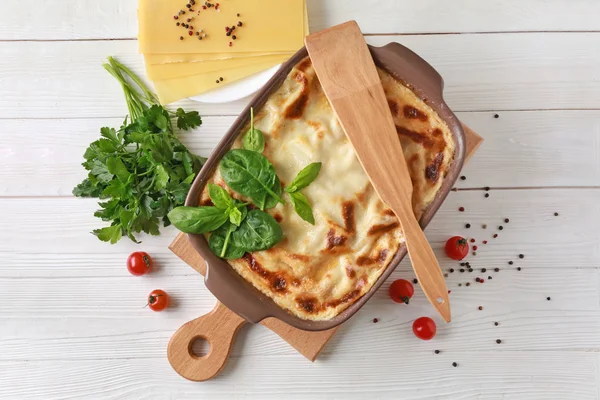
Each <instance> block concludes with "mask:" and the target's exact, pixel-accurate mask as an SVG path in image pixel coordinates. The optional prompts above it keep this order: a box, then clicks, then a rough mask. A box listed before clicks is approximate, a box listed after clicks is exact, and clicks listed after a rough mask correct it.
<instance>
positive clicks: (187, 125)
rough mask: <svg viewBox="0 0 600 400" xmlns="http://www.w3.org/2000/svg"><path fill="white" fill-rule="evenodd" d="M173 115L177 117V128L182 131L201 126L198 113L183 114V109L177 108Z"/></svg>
mask: <svg viewBox="0 0 600 400" xmlns="http://www.w3.org/2000/svg"><path fill="white" fill-rule="evenodd" d="M175 115H176V116H177V127H178V128H179V129H183V130H184V131H187V130H188V129H194V128H197V127H199V126H200V125H202V119H201V118H200V114H198V111H190V112H185V111H183V108H178V109H177V111H176V112H175Z"/></svg>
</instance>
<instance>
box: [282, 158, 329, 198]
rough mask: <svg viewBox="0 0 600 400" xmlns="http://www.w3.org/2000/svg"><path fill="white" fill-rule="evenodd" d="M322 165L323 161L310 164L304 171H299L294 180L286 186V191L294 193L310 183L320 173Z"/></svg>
mask: <svg viewBox="0 0 600 400" xmlns="http://www.w3.org/2000/svg"><path fill="white" fill-rule="evenodd" d="M321 165H322V163H320V162H316V163H310V164H308V165H307V166H306V167H304V169H302V171H300V172H298V175H296V177H295V178H294V180H293V181H292V182H291V183H290V184H289V185H288V186H287V187H286V188H285V191H286V192H288V193H294V192H297V191H298V190H301V189H304V188H305V187H307V186H308V185H310V184H311V182H312V181H314V180H315V179H316V178H317V175H319V171H320V170H321Z"/></svg>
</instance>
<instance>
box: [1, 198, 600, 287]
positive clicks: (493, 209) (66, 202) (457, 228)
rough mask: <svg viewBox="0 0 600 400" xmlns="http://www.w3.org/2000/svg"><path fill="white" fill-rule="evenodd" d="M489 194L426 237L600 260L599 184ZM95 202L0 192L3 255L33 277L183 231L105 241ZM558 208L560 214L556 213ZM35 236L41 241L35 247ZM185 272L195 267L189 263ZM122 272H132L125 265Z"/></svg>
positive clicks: (497, 255) (154, 244) (488, 255)
mask: <svg viewBox="0 0 600 400" xmlns="http://www.w3.org/2000/svg"><path fill="white" fill-rule="evenodd" d="M483 193H484V192H483V191H460V192H451V193H450V195H449V196H448V198H447V199H446V201H445V203H444V204H443V205H442V207H441V208H440V211H439V212H438V214H437V215H436V217H435V218H434V219H433V221H432V222H431V224H430V225H429V227H428V228H427V229H426V234H427V237H428V238H429V240H430V241H431V242H432V243H433V244H434V248H435V249H436V250H437V251H439V252H440V253H438V256H440V255H441V254H442V253H441V252H442V248H443V246H442V245H443V243H445V241H446V240H447V239H448V236H449V235H452V234H462V235H472V236H473V237H474V238H476V239H477V241H478V242H480V241H483V240H488V241H489V243H488V244H487V245H481V244H480V243H479V245H480V249H479V250H478V253H477V256H476V257H473V260H472V263H473V264H474V265H477V264H475V263H484V262H485V263H487V264H488V265H486V267H487V266H490V265H493V266H498V267H501V268H502V267H504V266H506V265H507V264H506V263H507V262H508V261H509V260H514V261H516V259H515V257H516V256H517V255H518V254H519V253H524V254H526V255H527V258H526V259H525V260H524V261H523V262H524V263H525V264H524V265H523V266H524V267H525V266H527V268H540V269H546V268H565V267H568V266H573V267H576V268H597V267H598V260H600V258H599V257H600V231H599V230H598V229H597V227H596V226H595V225H594V224H590V223H589V221H599V220H600V209H599V208H598V207H597V204H598V203H599V202H600V189H585V190H578V189H538V190H532V191H528V192H524V191H522V190H494V191H490V192H489V193H490V197H489V198H484V196H483ZM525 193H527V194H526V195H525ZM95 203H96V202H95V201H94V200H92V199H77V198H47V199H43V200H42V201H40V200H39V199H37V198H21V199H19V198H14V199H13V198H4V199H0V221H2V223H3V226H8V227H14V229H1V230H0V254H2V255H3V258H4V257H9V256H10V257H11V259H12V260H15V262H17V263H20V262H22V261H19V260H28V261H27V263H28V264H27V265H36V264H38V266H37V267H35V269H34V270H33V271H36V272H35V274H33V276H46V275H44V274H42V275H36V274H38V273H39V272H40V271H41V272H43V267H42V266H40V265H39V263H40V262H41V260H42V259H41V258H38V257H36V256H34V255H35V254H42V255H44V256H46V255H47V256H48V257H49V260H50V261H51V260H54V261H52V262H55V263H58V262H59V260H61V255H62V254H67V255H69V256H68V257H65V258H64V263H65V264H64V265H63V266H62V267H61V268H60V269H59V271H62V272H60V273H61V274H64V275H68V274H69V271H71V270H73V271H74V272H76V270H77V263H78V261H79V260H82V259H84V258H85V256H89V257H90V261H89V262H88V263H87V264H85V265H88V266H89V265H91V264H93V262H94V260H95V257H96V258H97V257H100V258H101V257H102V256H104V255H110V256H107V257H108V258H107V262H109V261H110V262H112V261H114V260H115V258H114V257H116V256H122V257H123V258H122V259H123V260H125V258H126V255H127V254H129V253H130V252H131V251H134V250H135V249H140V248H143V249H144V250H145V251H147V252H148V253H150V254H153V253H155V252H156V253H158V254H165V252H166V251H167V248H166V247H167V246H166V245H167V243H169V242H170V241H172V239H173V238H174V237H175V236H176V230H175V229H174V228H172V227H169V228H166V229H162V230H161V232H162V235H161V236H157V237H147V236H141V237H140V238H141V239H142V240H143V244H142V245H141V246H137V245H135V244H134V243H132V242H130V241H127V240H121V241H120V242H119V243H117V244H116V245H112V246H111V245H108V244H106V243H102V242H100V241H99V240H98V239H97V238H96V237H95V236H93V235H91V234H89V233H88V232H89V231H90V230H91V229H92V228H94V227H96V226H102V224H101V221H100V220H98V219H97V218H95V217H94V216H93V211H94V210H95V209H96V204H95ZM461 206H462V207H465V212H463V213H461V212H458V211H457V210H458V208H459V207H461ZM583 210H585V212H583ZM554 212H559V214H560V215H559V216H558V217H555V216H554ZM504 218H510V223H508V224H506V223H504V222H503V220H504ZM466 223H470V224H471V228H469V229H466V228H465V224H466ZM483 224H487V229H483V228H482V225H483ZM499 225H503V226H504V230H503V231H501V232H499V231H497V226H499ZM494 233H499V237H498V238H497V239H493V237H492V235H493V234H494ZM559 242H560V246H558V244H559ZM31 243H35V249H33V251H32V248H31ZM485 246H487V247H485ZM115 255H116V256H115ZM440 258H441V257H440ZM442 261H443V260H442ZM23 262H24V261H23ZM54 265H56V264H54ZM182 265H183V264H182ZM443 266H444V267H447V268H449V267H451V266H452V267H455V266H456V263H452V262H450V261H447V262H446V261H443ZM116 268H117V269H112V270H111V272H110V273H109V274H108V275H111V276H115V271H119V270H118V269H119V268H122V265H121V264H120V265H117V266H116ZM11 271H12V272H11ZM33 271H32V273H33ZM50 272H51V269H50V270H48V273H50ZM165 272H166V271H165ZM4 273H7V274H9V275H8V276H19V275H21V274H23V276H27V275H29V274H30V273H29V272H27V271H25V270H24V271H21V272H19V271H18V270H17V269H16V268H10V269H9V268H6V269H5V268H2V269H0V274H4ZM186 273H188V274H192V275H194V274H195V273H194V272H193V271H191V270H189V269H188V271H187V272H186ZM122 274H127V272H126V271H125V269H122ZM2 276H7V275H2ZM119 276H120V275H119Z"/></svg>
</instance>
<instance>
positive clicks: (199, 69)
mask: <svg viewBox="0 0 600 400" xmlns="http://www.w3.org/2000/svg"><path fill="white" fill-rule="evenodd" d="M292 54H293V53H289V54H278V55H274V56H262V57H250V58H232V59H229V60H211V61H203V62H189V63H188V62H178V63H169V64H150V63H148V61H146V74H147V75H148V78H150V79H152V80H163V79H171V78H179V77H181V76H189V75H198V74H203V73H205V72H212V71H221V72H223V73H226V72H225V71H227V70H228V69H231V68H238V67H243V66H246V65H247V66H249V65H255V64H264V63H269V62H273V63H275V64H277V63H281V62H283V61H285V60H287V59H288V58H290V57H291V55H292Z"/></svg>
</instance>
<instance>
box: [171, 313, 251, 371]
mask: <svg viewBox="0 0 600 400" xmlns="http://www.w3.org/2000/svg"><path fill="white" fill-rule="evenodd" d="M245 322H246V320H245V319H243V318H241V317H240V316H238V315H237V314H235V313H234V312H233V311H231V310H229V309H228V308H227V307H225V306H224V305H223V304H221V303H220V302H217V304H216V305H215V308H214V309H213V310H212V311H211V312H209V313H208V314H206V315H203V316H201V317H200V318H196V319H194V320H191V321H189V322H186V323H185V324H184V325H182V326H181V328H179V329H178V330H177V332H175V334H173V336H172V337H171V340H170V341H169V347H168V350H167V353H168V358H169V362H170V363H171V366H172V367H173V369H174V370H175V371H176V372H177V373H178V374H179V375H181V376H183V377H184V378H186V379H189V380H191V381H196V382H199V381H205V380H208V379H211V378H212V377H214V376H215V375H217V374H218V373H219V372H221V370H222V369H223V367H224V366H225V362H226V361H227V358H228V357H229V352H230V351H231V347H232V346H233V340H234V339H235V335H236V334H237V332H238V330H239V329H240V327H241V326H242V325H243V324H244V323H245ZM197 339H204V340H206V341H207V342H208V344H209V346H210V349H209V350H208V353H207V354H206V355H205V356H201V357H200V356H197V355H196V354H194V352H193V351H192V345H193V344H194V341H195V340H197Z"/></svg>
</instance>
